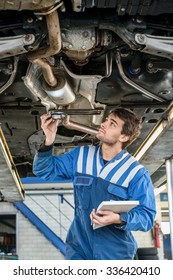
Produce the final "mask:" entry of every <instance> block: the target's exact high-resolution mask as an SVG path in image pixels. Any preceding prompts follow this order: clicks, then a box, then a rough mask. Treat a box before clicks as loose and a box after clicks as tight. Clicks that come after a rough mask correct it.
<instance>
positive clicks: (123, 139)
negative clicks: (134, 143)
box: [119, 134, 130, 143]
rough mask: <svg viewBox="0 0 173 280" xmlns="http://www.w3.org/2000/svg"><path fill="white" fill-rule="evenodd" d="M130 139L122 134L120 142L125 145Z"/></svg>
mask: <svg viewBox="0 0 173 280" xmlns="http://www.w3.org/2000/svg"><path fill="white" fill-rule="evenodd" d="M129 138H130V136H129V135H126V134H121V136H120V138H119V140H120V142H122V143H125V142H127V141H128V140H129Z"/></svg>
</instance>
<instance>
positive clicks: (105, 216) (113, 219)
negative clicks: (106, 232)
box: [90, 209, 122, 225]
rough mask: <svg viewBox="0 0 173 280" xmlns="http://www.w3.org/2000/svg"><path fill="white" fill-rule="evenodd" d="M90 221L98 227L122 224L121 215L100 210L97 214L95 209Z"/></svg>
mask: <svg viewBox="0 0 173 280" xmlns="http://www.w3.org/2000/svg"><path fill="white" fill-rule="evenodd" d="M90 219H91V223H92V224H96V225H111V224H121V223H122V221H121V220H120V215H119V214H117V213H114V212H113V211H106V210H102V211H101V210H99V211H97V212H96V211H95V209H93V210H92V212H91V214H90Z"/></svg>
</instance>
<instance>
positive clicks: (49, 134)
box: [40, 113, 59, 146]
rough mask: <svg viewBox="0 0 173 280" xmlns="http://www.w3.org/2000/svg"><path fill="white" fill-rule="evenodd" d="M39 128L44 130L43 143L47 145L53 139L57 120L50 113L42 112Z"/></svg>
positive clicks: (50, 143) (51, 142)
mask: <svg viewBox="0 0 173 280" xmlns="http://www.w3.org/2000/svg"><path fill="white" fill-rule="evenodd" d="M40 119H41V128H42V129H43V131H44V134H45V137H46V139H45V145H46V146H49V145H52V144H53V142H54V141H55V137H56V132H57V126H58V123H59V121H58V120H54V119H52V117H51V115H50V114H49V113H48V114H43V115H42V116H41V117H40Z"/></svg>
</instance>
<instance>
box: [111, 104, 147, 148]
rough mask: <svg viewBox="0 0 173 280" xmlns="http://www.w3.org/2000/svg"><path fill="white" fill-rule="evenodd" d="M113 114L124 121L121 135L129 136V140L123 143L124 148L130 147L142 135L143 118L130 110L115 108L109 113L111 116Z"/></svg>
mask: <svg viewBox="0 0 173 280" xmlns="http://www.w3.org/2000/svg"><path fill="white" fill-rule="evenodd" d="M110 114H113V115H114V116H117V117H118V118H120V119H121V120H123V121H124V125H123V128H122V131H121V133H122V134H125V135H128V136H129V140H128V141H127V142H125V143H123V148H125V147H127V146H129V145H130V144H131V143H132V142H133V141H135V140H136V139H137V137H138V136H139V135H140V133H141V127H142V125H141V118H140V117H139V116H137V115H136V114H135V113H134V112H133V111H131V110H130V109H125V108H115V109H111V110H110V111H109V115H110Z"/></svg>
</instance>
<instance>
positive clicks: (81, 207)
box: [33, 146, 156, 260]
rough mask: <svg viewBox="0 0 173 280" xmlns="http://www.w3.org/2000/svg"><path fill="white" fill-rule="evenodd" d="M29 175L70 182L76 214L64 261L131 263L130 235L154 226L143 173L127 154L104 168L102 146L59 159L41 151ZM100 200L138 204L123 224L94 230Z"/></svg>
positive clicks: (81, 149)
mask: <svg viewBox="0 0 173 280" xmlns="http://www.w3.org/2000/svg"><path fill="white" fill-rule="evenodd" d="M33 172H34V174H35V175H36V176H39V177H41V178H43V179H46V180H56V178H59V177H63V178H65V179H72V180H73V184H74V200H75V215H74V220H73V222H72V224H71V226H70V229H69V232H68V234H67V238H66V259H74V260H79V259H81V260H83V259H84V260H96V259H98V260H108V259H109V260H122V259H124V260H129V259H133V258H134V256H135V254H136V251H137V243H136V241H135V239H134V237H133V235H132V233H131V231H137V230H139V231H148V230H150V229H151V228H152V227H153V224H154V218H155V215H156V205H155V197H154V191H153V185H152V183H151V180H150V177H149V175H148V172H147V170H146V169H145V168H144V167H143V166H142V165H141V164H139V162H137V161H136V160H135V158H134V157H133V156H131V155H130V154H129V153H128V152H127V151H126V150H122V151H121V152H120V153H119V154H118V155H117V156H115V157H114V158H113V159H112V160H110V161H109V162H107V163H106V164H104V161H103V158H102V155H101V149H100V146H85V147H77V148H76V149H74V150H73V151H71V152H69V153H66V154H64V155H62V156H52V155H51V151H47V152H41V153H37V154H36V155H35V159H34V164H33ZM103 200H139V203H140V204H139V206H137V207H135V208H133V209H132V210H131V211H130V212H129V213H121V214H120V218H121V220H122V221H123V224H122V225H118V224H117V225H116V224H112V225H109V226H104V227H101V228H98V229H95V230H93V227H92V225H91V220H90V213H91V211H92V209H93V208H94V209H97V207H98V205H99V204H100V203H101V202H102V201H103Z"/></svg>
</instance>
